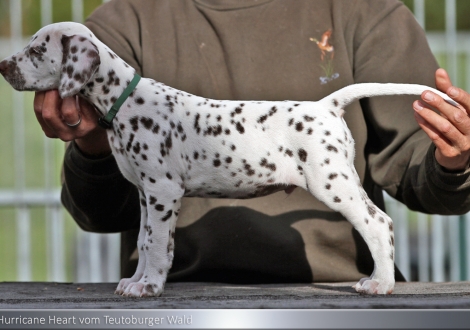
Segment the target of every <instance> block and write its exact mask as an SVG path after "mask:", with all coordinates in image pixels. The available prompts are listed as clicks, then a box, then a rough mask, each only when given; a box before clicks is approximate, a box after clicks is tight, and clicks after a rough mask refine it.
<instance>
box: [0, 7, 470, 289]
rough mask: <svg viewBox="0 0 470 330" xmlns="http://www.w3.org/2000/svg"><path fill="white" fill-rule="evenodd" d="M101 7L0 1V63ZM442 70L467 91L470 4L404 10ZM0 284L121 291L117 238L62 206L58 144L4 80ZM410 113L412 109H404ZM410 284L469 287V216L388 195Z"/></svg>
mask: <svg viewBox="0 0 470 330" xmlns="http://www.w3.org/2000/svg"><path fill="white" fill-rule="evenodd" d="M103 2H105V1H103V0H0V59H2V58H4V57H6V56H9V55H11V54H12V53H13V52H14V51H18V50H20V49H22V48H23V47H24V46H25V45H26V44H27V42H28V40H29V38H30V37H31V35H32V34H34V33H35V32H36V31H37V30H39V29H40V28H41V27H42V26H44V25H47V24H50V23H54V22H60V21H75V22H83V21H84V19H85V18H86V17H87V16H88V15H89V14H90V13H91V12H92V11H93V10H94V9H95V8H96V7H98V6H100V5H101V4H102V3H103ZM403 2H404V3H405V5H406V6H408V8H410V10H411V11H412V12H413V13H414V14H415V17H416V19H417V21H418V22H419V23H420V24H421V26H422V27H423V28H424V29H425V31H426V34H427V37H428V41H429V44H430V46H431V49H432V51H433V53H434V54H435V56H436V58H437V60H438V62H439V64H440V65H441V66H442V67H444V68H445V69H447V70H448V72H449V74H450V76H451V78H452V80H453V82H454V84H455V85H457V86H459V87H461V88H463V89H465V90H467V91H469V90H470V20H469V19H468V17H469V15H470V1H468V0H406V1H403ZM0 95H1V103H0V281H57V282H72V281H73V282H117V281H118V280H119V278H120V277H119V244H120V243H119V234H107V235H102V234H92V233H85V232H83V231H82V230H80V229H79V228H78V227H77V225H76V224H75V222H74V221H73V220H72V219H71V218H70V216H69V215H68V214H67V212H66V211H65V210H64V209H63V208H62V206H61V204H60V169H61V161H62V157H63V153H64V143H63V142H61V141H60V140H52V139H47V138H45V137H44V135H43V133H42V130H41V128H40V126H39V124H38V123H37V121H36V118H35V116H34V112H33V108H32V104H33V97H34V94H33V93H19V92H15V91H13V90H12V88H11V87H10V86H9V85H8V84H7V83H6V82H5V81H4V80H3V79H0ZM410 111H412V110H411V105H410ZM386 203H387V212H388V213H389V214H390V216H391V217H392V219H394V222H395V236H396V249H397V251H396V262H397V264H398V267H399V268H400V269H401V271H402V272H403V274H404V275H405V277H406V278H407V280H412V281H418V280H419V281H434V282H442V281H464V280H470V215H465V216H460V217H459V216H453V217H444V216H428V215H424V214H417V213H415V212H411V211H409V210H407V208H406V207H405V206H403V205H402V204H400V203H398V202H396V201H394V200H392V199H391V198H389V197H388V196H386Z"/></svg>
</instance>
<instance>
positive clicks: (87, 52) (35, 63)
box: [0, 23, 100, 98]
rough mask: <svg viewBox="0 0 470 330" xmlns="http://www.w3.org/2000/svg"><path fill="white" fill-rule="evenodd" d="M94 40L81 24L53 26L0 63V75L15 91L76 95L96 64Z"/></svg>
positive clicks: (47, 27)
mask: <svg viewBox="0 0 470 330" xmlns="http://www.w3.org/2000/svg"><path fill="white" fill-rule="evenodd" d="M96 40H97V39H96V38H95V37H94V35H93V34H92V33H91V31H90V30H88V29H87V28H86V27H85V26H84V25H82V24H78V23H56V24H51V25H48V26H46V27H44V28H42V29H41V30H39V31H38V32H37V33H36V34H35V35H34V36H33V37H32V38H31V40H30V42H29V44H28V45H27V46H26V47H25V48H24V49H23V50H22V51H20V52H18V53H17V54H15V55H12V56H10V57H8V58H6V59H4V60H3V61H1V62H0V73H1V74H2V75H3V77H4V78H5V80H6V81H7V82H8V83H9V84H10V85H11V86H12V87H13V88H14V89H16V90H19V91H46V90H50V89H58V90H59V94H60V96H61V97H62V98H65V97H67V96H71V95H75V94H77V93H79V91H80V90H81V89H82V87H83V86H84V85H85V84H86V83H87V82H88V81H89V80H90V78H91V77H92V76H93V74H94V73H95V72H96V70H97V69H98V67H99V65H100V56H99V50H98V47H97V46H96Z"/></svg>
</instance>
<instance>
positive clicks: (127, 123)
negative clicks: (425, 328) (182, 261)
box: [0, 23, 455, 297]
mask: <svg viewBox="0 0 470 330" xmlns="http://www.w3.org/2000/svg"><path fill="white" fill-rule="evenodd" d="M0 72H1V74H2V75H3V76H4V77H5V79H6V80H7V81H8V82H9V83H10V84H11V86H12V87H13V88H15V89H17V90H19V91H45V90H50V89H58V90H59V93H60V96H61V97H62V98H65V97H69V96H72V95H78V96H79V97H82V98H84V99H86V100H87V101H88V102H90V103H91V104H93V105H94V106H95V108H96V110H97V111H98V112H99V113H100V114H101V115H103V116H104V115H106V114H107V113H108V111H109V109H110V107H111V106H112V105H113V104H114V103H115V102H116V101H117V99H118V98H119V97H120V96H121V94H122V93H123V91H124V90H125V89H126V87H127V86H128V85H129V84H130V82H131V81H132V80H133V78H134V75H135V70H134V69H133V68H132V67H130V66H129V65H128V64H126V63H125V62H124V61H123V60H122V59H120V58H119V57H118V56H117V55H116V54H115V53H114V52H113V51H112V50H111V49H109V48H108V47H107V46H106V45H105V44H103V43H102V42H101V41H99V40H98V39H97V38H96V37H95V36H94V35H93V33H92V32H91V31H90V30H88V29H87V28H86V27H85V26H83V25H81V24H77V23H57V24H52V25H48V26H46V27H44V28H42V29H41V30H40V31H39V32H37V33H36V34H35V35H34V36H33V37H32V38H31V41H30V42H29V44H28V45H27V46H26V47H25V48H24V49H23V50H22V51H20V52H19V53H17V54H15V55H13V56H11V57H9V58H6V59H5V60H3V61H2V62H1V63H0ZM425 90H432V91H433V92H434V93H436V94H439V95H440V96H441V97H443V98H445V99H446V100H449V98H448V97H447V96H446V95H444V94H443V93H441V92H439V91H437V90H434V89H432V88H429V87H426V86H419V85H407V84H377V83H365V84H357V85H351V86H347V87H345V88H343V89H341V90H339V91H337V92H334V93H333V94H331V95H329V96H327V97H325V98H323V99H322V100H320V101H317V102H295V101H284V102H270V101H265V102H255V101H220V100H211V99H207V98H203V97H199V96H195V95H191V94H188V93H186V92H183V91H180V90H177V89H174V88H171V87H168V86H166V85H164V84H162V83H159V82H156V81H154V80H152V79H145V78H143V79H142V80H141V81H140V82H139V83H138V84H137V86H136V87H135V88H134V89H133V90H132V93H131V94H130V95H129V97H128V98H127V99H125V101H124V103H123V104H122V107H121V109H120V111H119V112H118V113H117V115H116V117H115V118H114V120H112V122H111V124H110V125H109V126H110V127H109V129H108V130H107V135H108V138H109V143H110V145H111V148H112V150H113V154H114V156H115V158H116V161H117V163H118V164H119V168H120V170H121V171H122V173H123V175H124V176H125V177H126V178H127V179H128V180H129V181H131V182H132V183H133V184H135V185H136V186H137V188H138V190H139V194H140V203H141V225H140V233H139V237H138V242H137V245H138V251H139V262H138V267H137V270H136V273H135V274H134V276H132V277H131V278H129V279H122V280H121V281H120V282H119V284H118V286H117V289H116V293H119V294H124V295H127V296H133V297H142V296H159V295H160V294H161V293H162V291H163V287H164V284H165V280H166V277H167V273H168V271H169V270H170V267H171V264H172V259H173V250H174V235H175V223H176V219H177V217H178V213H179V212H180V205H181V203H180V201H181V198H182V197H183V196H186V197H191V196H197V197H211V198H214V197H219V198H253V197H258V196H263V195H266V194H269V193H272V192H275V191H279V190H286V191H289V190H292V189H293V188H294V187H301V188H303V189H306V190H308V191H309V192H310V193H311V194H312V195H314V196H315V197H316V198H318V199H319V200H320V201H322V202H324V203H325V204H326V205H327V206H328V207H330V208H331V209H332V210H334V211H337V212H340V213H341V214H343V215H344V216H345V217H346V218H347V220H348V221H350V222H351V224H352V225H353V226H354V228H356V229H357V231H358V232H359V233H360V234H361V235H362V237H363V238H364V240H365V242H366V243H367V245H368V247H369V249H370V251H371V253H372V257H373V259H374V262H375V267H374V271H373V273H372V274H371V276H370V277H367V278H363V279H361V280H360V281H359V282H358V283H357V284H356V285H355V289H356V290H357V291H358V292H360V293H368V294H390V293H391V292H392V290H393V287H394V284H395V281H394V234H393V223H392V220H391V219H390V218H389V217H388V216H387V215H386V214H385V213H384V212H382V211H381V210H380V209H379V208H378V207H377V206H375V205H374V204H373V202H372V201H371V200H370V199H369V198H368V197H367V194H366V192H365V191H364V189H363V188H362V186H361V183H360V181H359V177H358V174H357V173H356V170H355V168H354V165H353V161H354V141H353V138H352V136H351V133H350V131H349V129H348V127H347V126H346V123H345V121H344V119H343V114H344V108H345V107H346V106H347V105H348V104H350V103H351V102H353V101H355V100H357V99H360V98H363V97H373V96H379V95H398V94H413V95H420V94H421V93H422V92H423V91H425ZM449 102H453V101H451V100H449ZM454 104H455V102H454Z"/></svg>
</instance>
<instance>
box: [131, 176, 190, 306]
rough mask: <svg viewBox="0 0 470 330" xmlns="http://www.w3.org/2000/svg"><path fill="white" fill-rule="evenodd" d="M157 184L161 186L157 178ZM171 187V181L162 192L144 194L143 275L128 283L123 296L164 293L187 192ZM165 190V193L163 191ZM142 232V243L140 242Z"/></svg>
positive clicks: (177, 187)
mask: <svg viewBox="0 0 470 330" xmlns="http://www.w3.org/2000/svg"><path fill="white" fill-rule="evenodd" d="M154 186H155V187H159V186H160V187H162V185H159V184H158V181H157V182H156V183H155V185H154ZM172 188H173V189H171V188H170V189H168V182H165V189H161V190H159V193H154V192H152V191H146V193H145V195H146V196H147V198H146V205H147V206H146V208H147V221H146V225H144V226H143V227H142V228H141V230H143V231H144V233H143V234H142V233H139V249H140V251H142V252H143V254H144V261H143V265H144V269H143V274H142V276H141V278H140V279H139V280H138V281H137V282H134V283H130V284H129V285H128V286H127V288H126V289H125V291H124V295H127V296H131V297H148V296H159V295H161V293H162V292H163V287H164V285H165V281H166V277H167V274H168V271H169V270H170V268H171V264H172V262H173V250H174V235H175V225H176V220H177V217H178V214H179V210H180V206H181V197H182V196H183V193H184V192H183V190H182V189H181V188H180V187H179V186H176V184H175V187H172ZM162 191H164V192H165V193H164V194H162ZM141 234H142V236H143V244H142V245H140V237H141ZM140 251H139V252H140ZM139 258H140V253H139ZM140 264H141V262H140V260H139V265H140Z"/></svg>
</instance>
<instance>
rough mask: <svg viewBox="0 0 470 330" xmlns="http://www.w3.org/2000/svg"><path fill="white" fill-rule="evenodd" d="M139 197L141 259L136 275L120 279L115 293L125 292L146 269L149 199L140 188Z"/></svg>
mask: <svg viewBox="0 0 470 330" xmlns="http://www.w3.org/2000/svg"><path fill="white" fill-rule="evenodd" d="M139 198H140V229H139V236H138V238H137V251H138V253H139V261H138V263H137V269H136V271H135V273H134V275H133V276H132V277H131V278H123V279H121V280H120V281H119V284H118V286H117V288H116V291H115V292H114V293H116V294H123V293H124V292H125V291H126V289H127V287H128V286H129V284H131V283H135V282H138V281H139V280H140V279H141V278H142V275H143V274H144V269H145V253H144V243H145V235H146V230H145V228H147V219H148V212H147V199H146V197H145V194H144V192H143V191H141V190H140V189H139Z"/></svg>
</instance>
